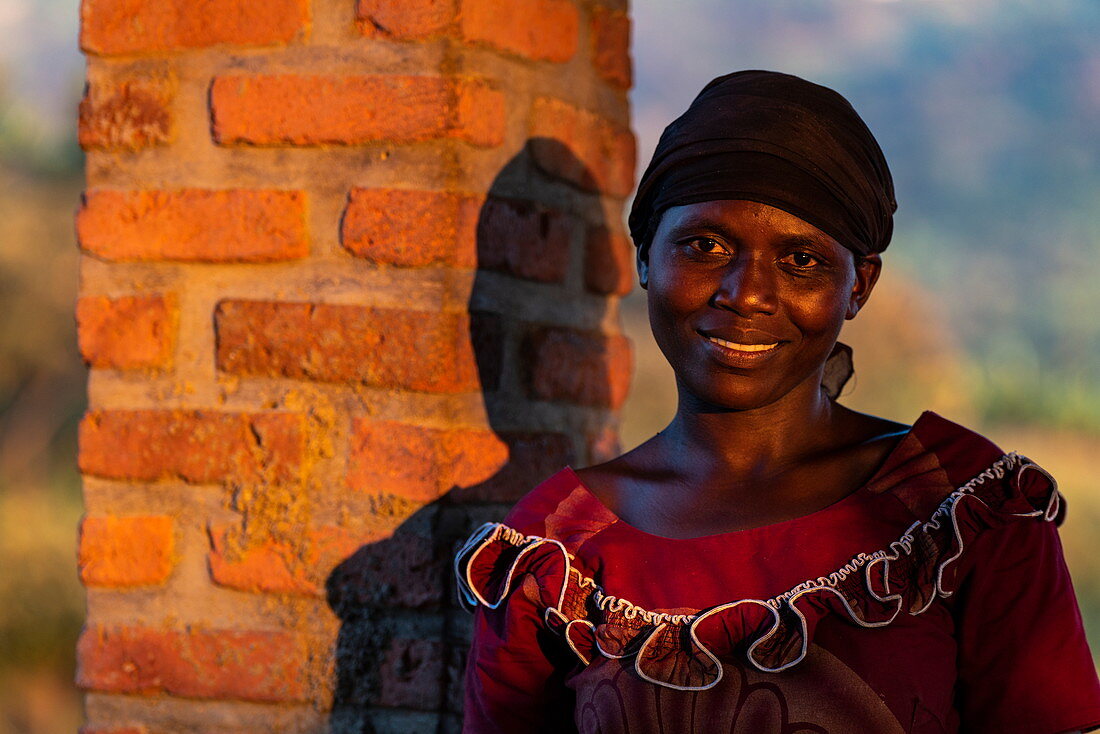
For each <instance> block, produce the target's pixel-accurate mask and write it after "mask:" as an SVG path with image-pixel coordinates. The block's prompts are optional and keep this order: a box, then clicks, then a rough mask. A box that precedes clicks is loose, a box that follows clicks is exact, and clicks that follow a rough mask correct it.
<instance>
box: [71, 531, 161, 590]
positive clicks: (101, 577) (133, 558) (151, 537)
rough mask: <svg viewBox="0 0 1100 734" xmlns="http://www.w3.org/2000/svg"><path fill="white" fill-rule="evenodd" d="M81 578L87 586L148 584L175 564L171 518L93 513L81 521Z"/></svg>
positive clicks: (79, 556) (79, 559)
mask: <svg viewBox="0 0 1100 734" xmlns="http://www.w3.org/2000/svg"><path fill="white" fill-rule="evenodd" d="M77 558H78V563H79V566H80V580H81V581H83V582H84V584H85V585H87V586H115V587H120V586H149V585H153V584H161V583H164V582H165V581H167V580H168V577H169V576H170V575H171V573H172V568H173V566H175V563H176V559H175V543H174V540H173V530H172V518H170V517H168V516H167V515H130V516H122V517H119V516H115V515H92V516H89V517H85V518H84V520H83V521H82V522H81V523H80V546H79V550H78V552H77Z"/></svg>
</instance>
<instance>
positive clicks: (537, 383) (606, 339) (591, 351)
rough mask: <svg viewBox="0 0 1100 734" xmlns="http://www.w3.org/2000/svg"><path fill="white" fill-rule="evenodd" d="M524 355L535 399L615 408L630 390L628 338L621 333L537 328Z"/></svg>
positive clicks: (630, 359) (530, 393)
mask: <svg viewBox="0 0 1100 734" xmlns="http://www.w3.org/2000/svg"><path fill="white" fill-rule="evenodd" d="M525 354H526V358H527V366H528V378H529V382H528V394H529V395H530V396H531V397H532V398H535V399H536V400H559V401H564V402H568V403H576V404H578V405H591V406H596V407H604V408H612V409H617V408H619V407H620V406H622V404H623V401H624V400H625V399H626V394H627V392H628V391H629V389H630V378H631V369H632V358H631V350H630V340H629V339H627V338H626V337H625V336H622V335H621V334H610V335H609V334H601V333H599V332H587V331H576V330H573V329H564V328H541V329H536V330H535V331H533V332H532V333H531V334H530V335H529V337H528V341H527V344H526V350H525Z"/></svg>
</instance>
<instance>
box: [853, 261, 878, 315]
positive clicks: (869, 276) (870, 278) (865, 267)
mask: <svg viewBox="0 0 1100 734" xmlns="http://www.w3.org/2000/svg"><path fill="white" fill-rule="evenodd" d="M855 266H856V282H855V284H854V285H853V286H852V295H851V297H850V298H849V299H848V311H847V313H845V314H844V318H845V319H854V318H855V317H856V314H857V313H859V310H860V309H861V308H863V304H865V303H866V302H867V299H868V298H870V297H871V291H872V290H873V289H874V287H875V283H876V282H878V276H879V273H880V272H882V258H881V257H879V254H878V253H877V252H873V253H871V254H870V255H862V256H857V257H856V262H855Z"/></svg>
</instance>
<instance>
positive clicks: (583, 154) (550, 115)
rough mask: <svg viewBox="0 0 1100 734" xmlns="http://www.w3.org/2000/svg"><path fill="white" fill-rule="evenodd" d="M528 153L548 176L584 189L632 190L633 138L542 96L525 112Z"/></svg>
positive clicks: (586, 113)
mask: <svg viewBox="0 0 1100 734" xmlns="http://www.w3.org/2000/svg"><path fill="white" fill-rule="evenodd" d="M530 130H531V136H532V138H533V140H532V141H531V152H532V155H533V157H534V160H535V163H536V164H537V165H538V166H539V168H541V169H543V170H544V171H546V172H547V173H549V174H550V175H552V176H557V177H559V178H562V179H565V180H566V181H569V182H571V183H574V184H576V185H577V186H580V187H581V188H583V189H587V190H589V191H597V192H603V193H607V194H611V195H612V196H618V197H624V196H627V195H628V194H629V193H630V192H631V191H632V190H633V188H634V156H635V150H634V135H633V134H632V133H631V132H630V130H629V129H627V128H624V127H620V126H618V125H616V124H614V123H612V122H610V121H608V120H605V119H603V118H601V117H599V116H598V115H596V114H594V113H592V112H589V111H587V110H582V109H578V108H576V107H573V106H572V105H568V104H566V103H565V102H562V101H560V100H556V99H550V98H547V97H542V98H539V99H537V100H536V101H535V104H534V106H533V108H532V110H531V123H530Z"/></svg>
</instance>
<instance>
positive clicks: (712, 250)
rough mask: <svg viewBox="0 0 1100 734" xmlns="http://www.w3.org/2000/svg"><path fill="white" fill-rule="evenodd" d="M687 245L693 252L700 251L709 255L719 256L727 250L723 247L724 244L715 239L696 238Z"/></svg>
mask: <svg viewBox="0 0 1100 734" xmlns="http://www.w3.org/2000/svg"><path fill="white" fill-rule="evenodd" d="M685 244H686V245H687V246H688V247H691V248H692V249H693V250H698V251H699V252H702V253H705V254H708V255H712V254H718V253H721V252H723V251H724V250H725V248H724V247H722V243H721V242H719V241H718V240H716V239H714V238H713V237H695V238H693V239H690V240H688V241H687V242H686V243H685Z"/></svg>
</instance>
